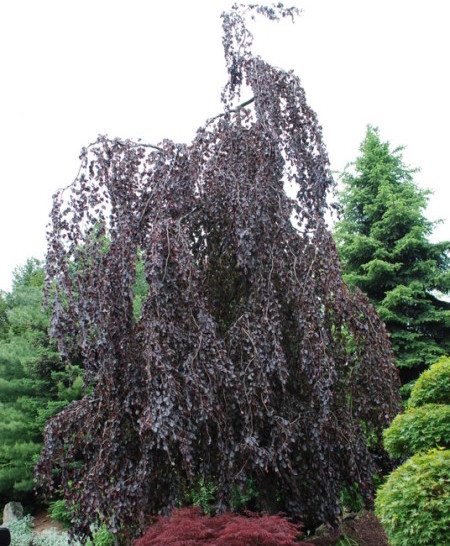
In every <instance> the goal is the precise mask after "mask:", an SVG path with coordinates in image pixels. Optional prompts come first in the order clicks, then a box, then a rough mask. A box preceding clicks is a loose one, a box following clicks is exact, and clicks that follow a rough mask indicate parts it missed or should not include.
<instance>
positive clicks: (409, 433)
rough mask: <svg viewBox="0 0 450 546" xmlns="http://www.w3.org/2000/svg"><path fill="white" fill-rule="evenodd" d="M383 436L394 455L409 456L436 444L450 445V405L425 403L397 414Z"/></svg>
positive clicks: (391, 453)
mask: <svg viewBox="0 0 450 546" xmlns="http://www.w3.org/2000/svg"><path fill="white" fill-rule="evenodd" d="M383 438H384V447H385V449H386V451H387V452H388V453H389V454H390V455H391V456H392V457H410V456H411V455H414V453H417V452H419V451H427V450H428V449H431V448H433V447H437V446H441V447H447V448H450V406H449V405H448V404H425V405H424V406H420V407H419V408H410V409H409V410H408V411H407V412H406V413H404V414H402V415H397V417H396V418H395V419H394V421H393V422H392V424H391V426H390V427H389V428H388V429H386V430H385V431H384V433H383Z"/></svg>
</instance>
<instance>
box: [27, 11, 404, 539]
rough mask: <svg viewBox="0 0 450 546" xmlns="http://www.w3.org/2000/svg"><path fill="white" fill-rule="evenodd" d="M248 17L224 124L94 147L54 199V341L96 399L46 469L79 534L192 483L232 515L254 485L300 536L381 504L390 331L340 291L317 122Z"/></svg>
mask: <svg viewBox="0 0 450 546" xmlns="http://www.w3.org/2000/svg"><path fill="white" fill-rule="evenodd" d="M280 9H281V8H280ZM280 9H279V10H276V9H275V10H274V11H273V13H272V12H270V13H272V16H273V17H271V18H276V16H277V14H279V15H292V12H290V11H289V10H287V11H286V10H285V11H284V12H283V10H282V9H281V11H280ZM253 11H255V10H253ZM262 11H263V13H264V10H262ZM243 13H244V11H243V9H242V8H239V7H238V8H236V9H232V10H231V11H230V12H229V13H227V14H224V16H223V26H224V49H225V59H226V63H227V67H228V70H229V82H228V84H227V86H226V88H225V90H224V93H223V101H224V111H225V113H224V114H223V115H220V116H217V117H216V118H213V119H211V120H209V121H208V122H207V123H206V124H205V125H204V127H202V128H200V129H199V130H198V132H197V135H196V137H195V139H194V140H193V142H192V144H190V145H184V144H174V143H172V142H170V141H164V142H162V143H161V144H160V145H159V146H158V147H151V146H146V145H143V144H139V143H132V142H130V141H120V140H109V139H107V138H105V137H100V138H99V139H98V140H97V141H96V142H95V143H93V144H91V145H90V146H89V147H88V148H86V149H84V150H83V152H82V155H81V168H80V172H79V175H78V176H77V178H76V180H75V182H74V183H73V184H72V185H71V186H70V187H69V188H66V189H65V190H62V191H60V192H58V193H57V194H56V195H55V197H54V206H53V210H52V216H51V217H52V227H51V230H50V232H49V236H48V255H47V272H48V288H47V297H48V301H49V303H50V304H51V306H52V309H53V318H52V335H53V336H54V337H55V339H56V340H57V341H58V344H59V348H60V351H61V353H62V354H63V355H65V356H66V357H67V358H69V359H70V358H73V356H74V355H76V356H77V357H80V358H81V359H82V361H83V363H84V369H85V374H86V385H87V386H89V387H90V388H89V389H87V391H86V395H85V396H84V398H83V399H82V400H80V401H76V402H73V403H72V404H70V405H69V406H68V407H67V408H66V409H65V410H64V411H63V412H61V413H60V414H58V415H57V416H56V417H55V418H54V419H53V420H52V421H50V422H49V423H48V425H47V427H46V432H45V444H44V450H43V453H42V457H41V460H40V462H39V464H38V467H37V473H38V477H39V479H40V481H41V484H42V485H44V486H45V487H46V488H47V489H48V490H50V491H51V490H52V488H53V487H54V473H55V471H57V472H58V476H59V478H58V479H59V480H60V485H61V487H62V488H63V491H64V495H65V497H66V499H67V501H68V504H69V505H70V506H71V507H72V509H73V510H74V521H76V527H75V530H76V531H79V532H83V531H84V532H87V531H88V528H89V524H90V523H91V522H92V520H95V519H96V518H100V519H101V520H103V521H106V522H107V523H108V525H109V526H110V527H111V529H112V530H113V531H115V532H119V530H120V527H121V525H122V526H123V527H122V529H124V528H126V529H133V530H134V531H133V532H136V531H137V530H138V529H139V528H141V529H142V528H143V525H144V521H145V515H146V514H149V513H157V512H158V511H161V510H163V511H164V510H169V509H170V508H171V507H173V506H174V504H175V501H176V499H177V498H180V496H182V493H183V491H184V490H185V489H186V487H190V486H192V485H193V484H195V483H196V480H198V477H199V476H204V478H205V480H206V481H208V480H211V481H214V482H215V483H217V484H218V486H219V487H218V491H219V499H218V501H219V507H220V508H222V507H225V506H226V505H227V504H228V501H229V498H230V494H231V491H232V488H233V487H234V486H239V485H240V484H244V483H245V482H246V480H247V479H248V478H249V477H250V476H251V477H252V479H254V480H255V483H256V487H257V488H258V490H259V492H260V498H261V499H264V498H267V499H268V502H269V503H270V502H272V501H273V503H275V502H276V500H275V497H277V498H281V499H282V505H281V506H280V508H282V509H283V510H284V511H285V512H287V513H288V515H289V516H291V517H294V518H295V519H297V520H301V521H304V522H305V523H307V524H315V523H317V522H320V521H326V522H329V523H334V522H335V518H336V516H337V515H338V514H339V512H340V507H339V492H340V489H341V487H342V485H349V486H350V485H352V484H353V483H354V482H357V483H358V484H359V488H360V490H361V491H362V492H363V494H364V495H365V497H366V499H370V496H371V493H372V486H371V483H372V479H371V476H372V472H373V464H372V460H371V457H370V454H369V453H368V450H367V447H366V435H367V434H368V433H371V432H375V433H376V434H378V435H379V434H380V431H381V429H382V428H383V427H384V426H386V424H387V423H388V422H389V421H390V419H391V417H392V416H393V415H394V414H395V412H396V408H397V384H398V380H397V373H396V370H395V366H394V361H393V355H392V351H391V347H390V344H389V340H388V334H387V332H386V329H385V327H384V325H383V324H382V322H381V321H380V319H379V317H378V315H377V313H376V312H375V310H374V308H373V307H372V306H371V305H370V304H369V302H368V300H367V298H365V297H364V296H363V295H362V293H361V292H359V291H358V292H357V293H355V294H352V293H351V292H350V291H349V290H348V289H347V287H346V285H345V284H344V283H343V281H342V277H341V271H340V267H339V260H338V256H337V252H336V247H335V244H334V242H333V238H332V236H331V234H330V232H329V231H328V230H327V227H326V223H325V220H324V213H325V211H326V207H327V205H326V196H327V192H328V191H329V190H330V188H331V187H332V185H333V180H332V176H331V173H330V169H329V164H328V157H327V153H326V150H325V147H324V144H323V143H322V135H321V128H320V126H319V124H318V122H317V118H316V115H315V114H314V112H313V111H312V110H311V108H310V107H309V106H308V105H307V103H306V99H305V93H304V91H303V89H302V87H301V85H300V81H299V79H298V78H297V77H296V76H294V75H293V74H292V73H288V72H285V71H283V70H279V69H275V68H273V67H272V66H270V65H268V64H267V63H265V62H264V61H263V60H261V59H260V58H258V57H254V56H253V55H252V54H251V51H250V45H251V39H250V34H249V33H248V31H247V27H246V25H245V19H244V16H243ZM248 13H252V10H250V11H249V12H248ZM270 13H269V16H270ZM244 85H245V86H248V87H249V88H251V91H252V93H253V97H254V100H253V101H248V103H247V106H248V108H247V107H245V108H244V107H236V106H235V104H236V101H237V100H238V99H239V92H240V90H241V88H242V86H244ZM287 183H290V184H292V185H293V186H294V187H295V188H296V198H295V199H291V198H289V197H288V196H287V195H286V193H285V191H284V185H285V184H287ZM138 253H141V255H142V258H143V262H144V269H145V277H146V281H147V283H148V286H149V289H148V294H147V297H146V299H145V301H144V303H143V306H142V313H141V316H140V318H139V320H136V319H135V317H134V315H133V299H134V293H133V285H134V283H135V276H136V262H137V256H138ZM362 422H364V425H363V424H362ZM130 532H131V531H130Z"/></svg>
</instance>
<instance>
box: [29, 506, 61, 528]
mask: <svg viewBox="0 0 450 546" xmlns="http://www.w3.org/2000/svg"><path fill="white" fill-rule="evenodd" d="M48 529H56V531H64V526H63V525H62V523H60V522H59V521H55V520H54V519H52V518H51V517H50V516H49V515H48V514H47V512H45V511H41V512H38V513H37V514H36V515H35V516H33V531H34V532H35V533H42V531H46V530H48Z"/></svg>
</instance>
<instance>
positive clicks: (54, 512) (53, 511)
mask: <svg viewBox="0 0 450 546" xmlns="http://www.w3.org/2000/svg"><path fill="white" fill-rule="evenodd" d="M48 513H49V514H50V516H51V517H52V519H54V520H56V521H59V522H60V523H62V524H63V525H64V527H66V528H68V527H70V523H71V519H72V514H71V512H70V511H69V510H67V505H66V501H65V500H64V499H58V500H56V501H53V502H51V503H50V504H49V507H48Z"/></svg>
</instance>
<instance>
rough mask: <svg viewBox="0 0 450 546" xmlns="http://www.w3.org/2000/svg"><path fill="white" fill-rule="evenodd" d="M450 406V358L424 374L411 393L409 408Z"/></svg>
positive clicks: (440, 361)
mask: <svg viewBox="0 0 450 546" xmlns="http://www.w3.org/2000/svg"><path fill="white" fill-rule="evenodd" d="M424 404H450V357H443V358H441V359H440V360H438V362H436V363H435V364H433V365H432V366H431V367H430V369H428V370H426V371H425V372H423V373H422V374H421V375H420V377H419V378H418V379H417V381H416V383H415V385H414V387H413V388H412V391H411V396H410V398H409V402H408V407H409V408H417V407H419V406H423V405H424Z"/></svg>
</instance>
